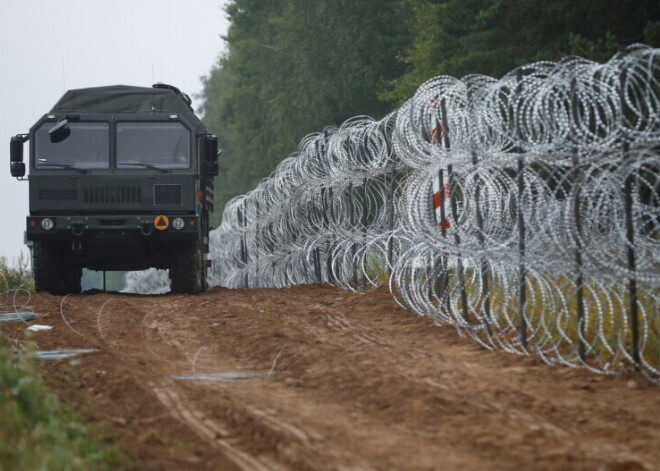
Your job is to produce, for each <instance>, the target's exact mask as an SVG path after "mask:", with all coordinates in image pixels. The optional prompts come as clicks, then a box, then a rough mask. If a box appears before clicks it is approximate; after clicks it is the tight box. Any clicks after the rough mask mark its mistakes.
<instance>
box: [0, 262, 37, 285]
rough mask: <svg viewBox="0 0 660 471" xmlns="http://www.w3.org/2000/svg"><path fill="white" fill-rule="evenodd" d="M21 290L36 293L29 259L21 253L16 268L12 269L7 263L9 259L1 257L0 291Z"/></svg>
mask: <svg viewBox="0 0 660 471" xmlns="http://www.w3.org/2000/svg"><path fill="white" fill-rule="evenodd" d="M19 288H20V289H24V290H27V291H29V292H31V293H33V292H34V280H33V279H32V270H31V268H30V264H29V262H28V259H27V257H25V256H24V255H23V253H22V252H21V254H20V255H19V256H18V261H17V263H16V266H15V267H11V266H9V265H8V263H7V258H6V257H2V256H0V290H1V291H9V290H15V289H19Z"/></svg>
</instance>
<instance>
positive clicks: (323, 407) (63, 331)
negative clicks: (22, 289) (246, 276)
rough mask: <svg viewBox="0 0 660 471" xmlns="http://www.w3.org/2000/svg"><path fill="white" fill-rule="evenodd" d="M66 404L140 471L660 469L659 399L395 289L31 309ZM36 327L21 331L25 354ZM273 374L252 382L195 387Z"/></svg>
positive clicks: (110, 297) (106, 301) (628, 381)
mask: <svg viewBox="0 0 660 471" xmlns="http://www.w3.org/2000/svg"><path fill="white" fill-rule="evenodd" d="M29 304H30V305H31V306H32V308H33V309H34V311H36V312H38V313H39V314H40V315H41V317H40V318H39V319H37V320H36V321H35V322H37V323H39V324H48V325H53V326H54V329H53V330H51V331H48V332H39V333H36V334H35V335H34V336H33V339H34V340H35V341H36V342H37V343H38V345H39V348H40V349H56V348H95V349H98V351H97V352H96V353H92V354H88V355H85V356H82V357H78V358H77V359H75V360H66V361H59V362H50V363H45V364H44V366H43V371H44V375H45V377H46V378H47V380H48V381H49V382H50V384H51V385H52V387H53V388H54V390H55V391H56V392H57V393H58V394H59V395H60V397H61V398H63V400H65V401H67V402H69V403H70V404H73V405H74V406H75V407H76V408H77V409H78V411H79V413H80V415H81V416H82V417H83V418H84V419H86V420H87V421H89V422H91V423H93V424H95V425H96V426H97V427H99V428H101V429H103V430H105V431H106V432H107V434H108V435H109V437H111V439H112V440H113V441H115V442H116V443H117V444H118V445H119V446H120V447H121V448H122V449H124V450H126V451H127V452H128V453H129V454H130V455H132V456H133V457H134V462H133V464H131V465H129V466H132V467H133V468H134V469H140V470H188V469H190V470H197V469H222V470H285V469H290V470H461V471H468V470H480V471H481V470H516V471H521V470H593V471H636V470H648V471H652V470H659V469H660V412H659V411H660V389H659V388H658V387H657V386H653V385H651V384H649V383H648V382H646V381H645V380H644V379H643V378H642V377H640V376H638V375H636V374H633V373H631V374H629V375H626V376H619V377H607V376H601V375H597V374H594V373H591V372H589V371H587V370H584V369H572V368H565V367H551V366H547V365H545V364H543V363H542V362H541V361H540V360H539V359H537V358H529V357H520V356H515V355H511V354H507V353H504V352H492V351H487V350H484V349H483V348H481V347H479V346H478V345H476V344H475V343H474V342H472V341H471V340H469V339H467V338H462V337H460V335H459V334H458V333H457V332H456V331H455V330H454V329H451V328H443V327H438V326H435V325H434V323H433V322H432V321H431V320H429V319H427V318H420V317H417V316H415V315H413V314H411V313H410V312H408V311H406V310H404V309H402V308H400V307H398V306H397V305H396V304H395V303H394V301H393V300H392V298H391V296H390V295H389V293H388V292H387V291H386V290H378V291H375V292H372V293H368V294H364V295H355V294H352V293H348V292H345V291H341V290H339V289H336V288H333V287H328V286H299V287H293V288H286V289H278V290H275V289H253V290H227V289H222V288H214V289H212V290H210V291H209V292H207V293H204V294H202V295H199V296H182V295H165V296H136V295H124V294H115V293H100V294H93V295H90V294H87V295H80V296H69V297H66V298H62V297H57V296H50V295H46V294H38V295H36V296H34V297H33V298H32V300H31V301H30V303H29ZM24 329H25V325H19V324H12V327H10V328H7V327H6V328H4V331H5V332H9V333H10V335H12V336H13V337H21V338H23V337H25V335H26V334H25V333H24V332H25V330H24ZM193 373H196V374H218V373H262V375H261V376H257V377H254V378H249V379H240V380H235V381H229V382H227V381H225V382H218V381H197V380H181V379H175V378H173V376H176V375H186V374H193Z"/></svg>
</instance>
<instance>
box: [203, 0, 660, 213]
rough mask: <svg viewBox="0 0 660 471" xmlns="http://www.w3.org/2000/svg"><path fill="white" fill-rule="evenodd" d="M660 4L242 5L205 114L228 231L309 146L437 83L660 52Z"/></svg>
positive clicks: (231, 12) (332, 0) (407, 0)
mask: <svg viewBox="0 0 660 471" xmlns="http://www.w3.org/2000/svg"><path fill="white" fill-rule="evenodd" d="M657 4H658V2H657V0H582V1H579V2H575V1H573V0H554V1H547V0H360V1H359V2H357V1H354V0H324V1H322V2H311V1H309V0H232V1H231V2H230V3H229V5H228V6H227V7H226V13H227V15H228V18H229V20H230V21H231V26H230V28H229V31H228V33H227V36H226V37H225V38H224V39H225V41H226V43H227V52H226V53H225V54H224V55H222V56H221V57H220V58H219V60H218V62H217V63H216V64H215V65H214V67H213V69H212V70H211V72H210V73H209V75H208V76H207V77H205V79H204V91H203V97H202V98H203V99H204V102H203V105H202V108H201V110H200V111H201V112H202V113H203V115H204V121H205V123H206V125H207V127H208V128H209V129H210V130H211V131H212V132H214V133H216V134H217V135H218V136H219V138H220V141H221V146H222V147H223V149H224V153H223V155H222V157H221V162H220V176H219V177H218V178H217V180H216V208H217V210H216V212H215V214H214V216H213V221H212V223H213V224H214V225H217V224H218V220H219V218H220V215H221V213H222V210H223V208H224V205H225V203H226V202H227V201H228V200H229V199H230V198H232V197H233V196H235V195H238V194H243V193H245V192H247V191H249V190H251V189H252V188H254V187H255V186H256V185H257V183H258V182H259V181H260V180H261V179H262V178H264V177H266V176H268V175H269V174H270V172H272V170H273V169H274V168H275V166H276V165H277V164H278V163H279V162H280V161H281V160H282V159H283V158H284V157H286V156H288V155H290V154H291V153H292V152H293V151H295V150H296V147H297V145H298V142H299V141H300V139H301V138H302V137H304V136H305V135H306V134H308V133H311V132H316V131H320V130H322V129H323V128H324V127H326V126H332V125H338V124H340V123H341V122H343V121H344V120H346V119H347V118H350V117H352V116H356V115H371V116H372V117H374V118H380V117H382V116H383V115H384V114H386V113H387V112H388V111H390V110H391V109H393V108H394V107H395V106H396V105H400V104H401V103H402V102H403V101H405V100H406V99H408V98H409V97H410V96H411V95H412V94H413V93H414V91H415V90H416V88H417V87H418V86H419V85H421V83H423V82H424V81H426V80H427V79H429V78H431V77H434V76H437V75H452V76H455V77H462V76H465V75H468V74H485V75H490V76H494V77H499V76H501V75H502V74H504V73H506V72H508V71H509V70H512V69H513V68H515V67H517V66H519V65H522V64H526V63H530V62H534V61H540V60H555V61H556V60H559V59H561V58H562V57H564V56H567V55H579V56H582V57H586V58H589V59H593V60H598V61H603V60H606V59H608V58H609V57H611V56H612V55H613V53H614V52H616V50H617V48H618V47H619V46H622V45H626V44H631V43H634V42H645V43H647V44H649V45H651V46H655V47H658V46H660V8H658V6H657Z"/></svg>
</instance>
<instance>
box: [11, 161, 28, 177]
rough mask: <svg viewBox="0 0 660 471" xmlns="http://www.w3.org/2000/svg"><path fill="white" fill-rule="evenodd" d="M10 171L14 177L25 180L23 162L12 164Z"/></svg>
mask: <svg viewBox="0 0 660 471" xmlns="http://www.w3.org/2000/svg"><path fill="white" fill-rule="evenodd" d="M10 171H11V176H12V177H16V178H23V177H24V176H25V164H24V163H23V162H12V163H11V167H10Z"/></svg>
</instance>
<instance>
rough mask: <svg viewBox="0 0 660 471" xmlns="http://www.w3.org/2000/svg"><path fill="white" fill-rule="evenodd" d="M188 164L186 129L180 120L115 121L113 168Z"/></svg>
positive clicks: (183, 166) (188, 141)
mask: <svg viewBox="0 0 660 471" xmlns="http://www.w3.org/2000/svg"><path fill="white" fill-rule="evenodd" d="M141 165H142V166H145V167H150V166H154V167H158V168H172V169H176V168H189V167H190V132H189V131H188V129H186V127H185V126H184V125H183V124H181V123H178V122H176V123H174V122H167V123H161V122H141V123H136V122H123V123H117V168H131V169H135V168H140V166H141Z"/></svg>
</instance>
